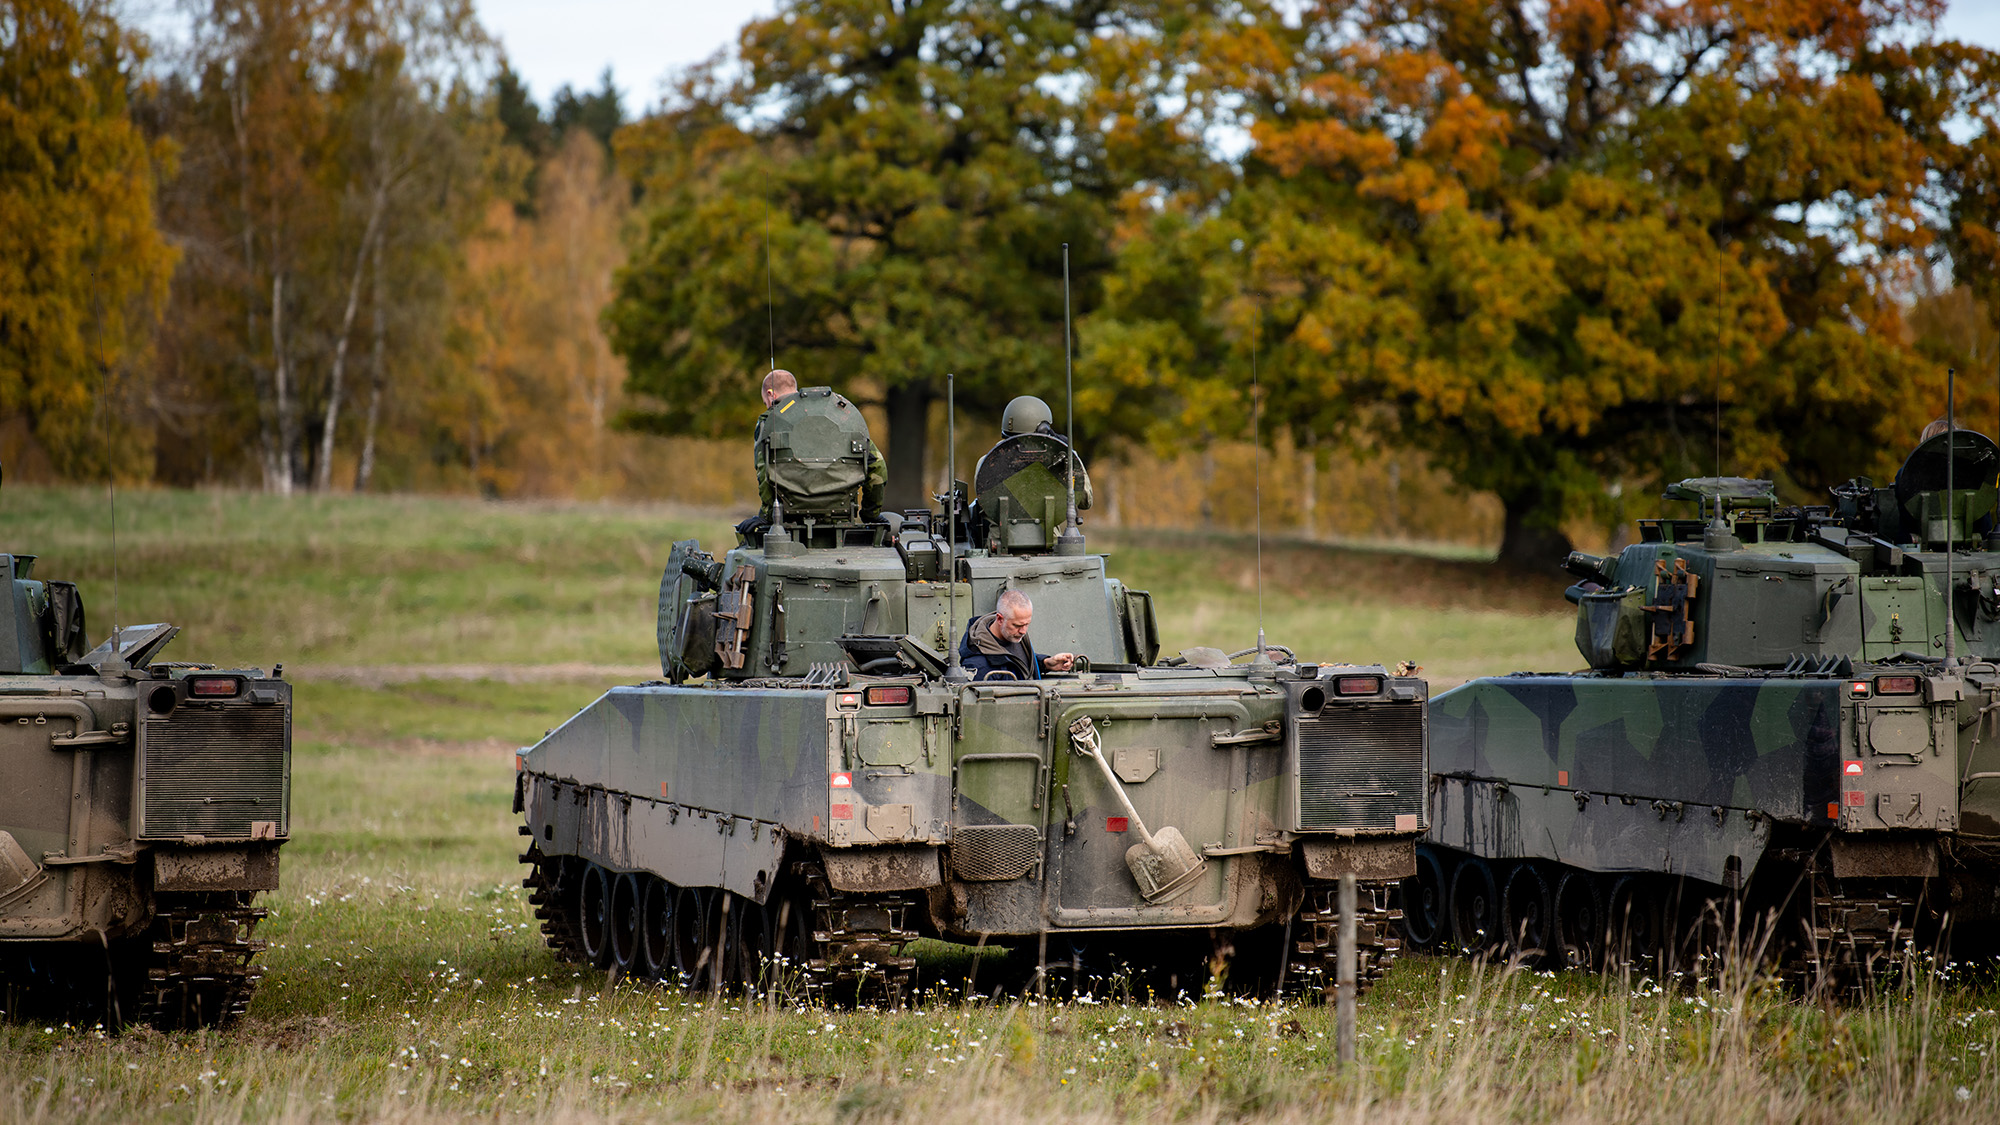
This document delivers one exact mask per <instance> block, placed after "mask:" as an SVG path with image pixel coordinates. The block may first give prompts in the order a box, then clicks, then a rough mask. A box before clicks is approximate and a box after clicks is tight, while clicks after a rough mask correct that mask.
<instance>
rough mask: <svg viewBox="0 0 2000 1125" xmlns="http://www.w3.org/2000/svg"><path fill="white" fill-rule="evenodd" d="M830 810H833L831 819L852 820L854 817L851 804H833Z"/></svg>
mask: <svg viewBox="0 0 2000 1125" xmlns="http://www.w3.org/2000/svg"><path fill="white" fill-rule="evenodd" d="M831 811H832V812H833V819H835V820H853V819H854V806H853V805H835V806H833V809H832V810H831Z"/></svg>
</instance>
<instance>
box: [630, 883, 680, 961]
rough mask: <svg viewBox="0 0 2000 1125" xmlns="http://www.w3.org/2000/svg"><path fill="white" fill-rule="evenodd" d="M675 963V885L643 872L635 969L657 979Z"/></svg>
mask: <svg viewBox="0 0 2000 1125" xmlns="http://www.w3.org/2000/svg"><path fill="white" fill-rule="evenodd" d="M673 967H674V887H673V884H671V883H667V882H663V881H662V880H661V879H660V877H659V876H657V875H647V876H645V886H644V887H642V888H641V894H640V898H639V960H638V964H637V966H636V967H635V969H634V971H636V972H640V973H644V974H645V975H646V977H647V978H648V979H650V980H658V979H660V977H661V976H662V975H664V974H666V973H670V972H672V971H673Z"/></svg>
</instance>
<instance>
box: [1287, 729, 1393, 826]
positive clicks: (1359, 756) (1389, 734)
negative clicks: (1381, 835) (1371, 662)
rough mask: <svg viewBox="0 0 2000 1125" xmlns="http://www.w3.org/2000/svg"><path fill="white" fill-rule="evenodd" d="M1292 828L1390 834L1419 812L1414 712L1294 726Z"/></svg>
mask: <svg viewBox="0 0 2000 1125" xmlns="http://www.w3.org/2000/svg"><path fill="white" fill-rule="evenodd" d="M1293 729H1294V730H1295V731H1296V734H1295V737H1296V738H1297V739H1298V763H1299V827H1300V828H1301V829H1304V830H1307V831H1312V830H1328V829H1337V828H1353V829H1359V830H1369V829H1381V830H1386V831H1393V830H1394V829H1395V827H1396V817H1397V815H1398V814H1402V815H1411V814H1414V815H1416V816H1417V817H1418V818H1419V821H1418V823H1422V820H1421V818H1422V816H1423V812H1424V708H1423V706H1422V705H1421V704H1407V705H1390V706H1372V707H1341V706H1337V705H1336V706H1331V707H1328V708H1326V709H1325V710H1323V711H1321V712H1320V713H1319V714H1318V715H1314V716H1306V717H1303V718H1300V719H1299V720H1298V722H1297V723H1296V724H1295V725H1294V728H1293Z"/></svg>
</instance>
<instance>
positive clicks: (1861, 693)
mask: <svg viewBox="0 0 2000 1125" xmlns="http://www.w3.org/2000/svg"><path fill="white" fill-rule="evenodd" d="M1847 694H1849V695H1851V696H1854V697H1855V698H1856V699H1865V698H1867V696H1868V681H1867V680H1856V681H1854V682H1853V683H1851V684H1848V685H1847Z"/></svg>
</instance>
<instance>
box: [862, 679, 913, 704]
mask: <svg viewBox="0 0 2000 1125" xmlns="http://www.w3.org/2000/svg"><path fill="white" fill-rule="evenodd" d="M861 698H862V700H863V701H864V702H866V703H867V704H868V706H870V707H902V706H905V705H906V704H908V703H909V702H910V687H909V685H908V684H898V685H896V686H894V687H889V686H881V687H872V688H869V689H867V690H866V691H863V692H862V693H861Z"/></svg>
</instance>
